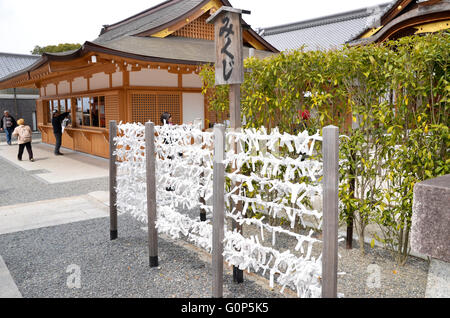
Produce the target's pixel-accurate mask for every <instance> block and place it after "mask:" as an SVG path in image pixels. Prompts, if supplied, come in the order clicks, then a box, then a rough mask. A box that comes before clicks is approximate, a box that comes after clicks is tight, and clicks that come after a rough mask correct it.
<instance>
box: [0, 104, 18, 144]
mask: <svg viewBox="0 0 450 318" xmlns="http://www.w3.org/2000/svg"><path fill="white" fill-rule="evenodd" d="M16 127H17V122H16V120H15V119H14V117H13V116H11V115H10V114H9V112H8V111H7V110H5V111H4V112H3V116H2V119H0V131H4V132H5V134H6V142H7V143H8V145H11V136H12V133H13V131H14V128H16Z"/></svg>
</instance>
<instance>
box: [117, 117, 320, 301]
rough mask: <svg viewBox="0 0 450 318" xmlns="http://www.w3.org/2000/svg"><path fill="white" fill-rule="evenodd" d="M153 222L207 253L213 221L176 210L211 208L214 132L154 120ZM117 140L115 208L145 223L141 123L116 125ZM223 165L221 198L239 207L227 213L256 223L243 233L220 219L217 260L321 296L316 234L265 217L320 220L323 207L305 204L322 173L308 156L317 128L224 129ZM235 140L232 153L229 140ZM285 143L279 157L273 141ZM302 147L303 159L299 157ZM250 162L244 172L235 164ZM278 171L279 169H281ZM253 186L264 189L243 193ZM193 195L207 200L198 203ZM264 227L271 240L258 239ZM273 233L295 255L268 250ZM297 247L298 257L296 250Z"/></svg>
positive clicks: (293, 221)
mask: <svg viewBox="0 0 450 318" xmlns="http://www.w3.org/2000/svg"><path fill="white" fill-rule="evenodd" d="M155 132H156V133H155V153H156V155H155V156H156V167H155V168H156V169H155V170H156V189H157V193H156V198H157V228H158V232H159V233H165V234H168V235H170V236H171V237H172V238H180V237H181V236H184V237H187V238H188V239H189V240H190V241H191V242H192V243H193V244H195V245H197V246H200V247H202V248H204V249H205V250H207V251H209V252H211V249H212V246H211V245H212V225H211V224H210V222H209V221H206V222H200V221H199V220H197V219H199V218H198V217H197V218H196V219H193V218H191V217H189V216H188V215H186V214H185V213H184V214H183V211H186V210H197V211H199V210H200V208H201V209H204V210H206V211H207V212H208V213H209V214H211V213H212V205H210V204H209V203H210V201H211V200H210V199H211V198H212V195H213V193H212V190H213V169H212V166H213V153H214V135H213V133H211V132H202V131H201V130H200V129H199V127H195V126H192V125H164V126H155ZM114 140H115V143H116V149H117V150H116V152H115V154H116V155H117V158H118V161H117V168H118V173H117V188H116V191H117V208H118V211H119V213H129V214H131V215H132V216H133V217H135V218H136V219H138V220H139V221H141V222H144V223H146V222H147V206H146V204H147V202H146V200H147V198H146V170H145V126H144V125H142V124H139V123H138V124H135V123H133V124H131V123H126V124H122V123H121V124H119V125H118V136H117V137H116V138H115V139H114ZM226 141H227V147H226V159H225V165H227V166H229V167H230V168H231V169H229V170H230V171H233V172H229V173H226V178H227V179H228V180H229V181H230V182H229V183H230V184H231V185H232V186H231V187H230V188H229V189H226V191H225V192H226V193H225V201H226V202H230V201H233V202H234V203H238V202H241V203H242V206H243V209H242V211H239V212H236V210H235V209H233V208H230V207H229V206H228V204H227V206H226V216H227V219H228V220H231V219H232V220H235V221H236V222H237V223H239V224H250V225H254V226H257V227H259V228H260V233H259V235H253V236H250V237H243V236H242V235H241V234H240V233H238V232H236V231H228V230H227V225H226V224H225V238H224V253H223V256H224V259H225V261H226V262H228V263H229V264H231V265H234V266H236V267H238V268H239V269H241V270H247V271H254V272H261V273H262V274H265V273H268V274H269V278H270V285H271V287H273V285H274V282H275V280H276V282H277V283H278V284H280V285H281V286H282V289H281V291H282V292H283V290H284V289H285V287H290V288H292V289H294V290H296V292H297V294H298V296H299V297H320V296H321V280H320V276H321V272H322V266H321V256H319V257H318V258H314V257H312V256H311V253H312V250H313V248H321V241H320V240H318V239H316V238H314V237H313V234H314V231H313V230H311V231H310V232H309V234H308V235H301V234H298V233H295V232H293V231H289V230H288V229H286V228H283V227H281V226H271V225H270V224H269V223H268V222H266V221H265V219H266V217H269V216H270V217H273V218H279V217H280V216H281V215H283V216H284V217H286V218H287V219H288V221H289V222H288V223H289V224H290V226H291V228H293V227H294V225H295V224H296V223H298V222H300V223H301V224H303V225H305V222H304V218H305V217H306V216H307V217H308V218H309V219H311V218H313V219H315V220H316V221H317V222H316V226H317V228H320V227H321V219H322V212H321V211H317V210H314V209H311V208H310V207H309V206H310V204H306V203H305V202H306V201H308V200H309V201H308V202H311V200H312V198H314V197H320V196H321V195H322V188H321V185H320V184H319V182H318V178H319V177H320V176H321V175H322V162H321V161H320V160H312V159H310V158H309V156H311V155H313V154H314V153H313V152H314V143H315V142H321V141H322V137H321V136H320V135H319V133H317V134H315V135H309V134H308V132H307V131H304V132H302V133H299V134H298V135H289V134H286V133H284V134H281V133H279V132H278V130H277V129H273V130H272V131H271V132H270V133H267V131H266V130H265V129H264V128H260V129H243V130H241V131H239V132H236V131H227V134H226ZM232 142H234V143H237V144H238V145H239V148H238V149H240V151H239V153H235V152H234V150H233V149H234V148H233V147H230V146H229V145H231V143H232ZM284 146H285V147H286V148H287V149H288V151H289V154H288V156H284V157H281V155H280V154H279V153H278V152H279V149H280V147H284ZM303 154H306V155H307V156H308V158H307V159H306V160H301V158H302V156H304V155H303ZM243 167H245V168H246V169H247V170H248V169H250V170H251V173H250V175H248V173H247V175H244V174H243V173H242V168H243ZM282 171H283V172H282ZM299 175H300V176H302V177H305V178H306V179H307V180H308V182H304V183H296V182H294V178H295V177H298V176H299ZM255 188H257V189H259V190H261V191H259V193H271V194H272V198H271V200H270V201H268V200H267V196H261V194H257V195H256V196H255V195H253V196H249V194H250V193H252V192H253V191H254V190H255ZM200 197H203V198H204V199H205V202H206V204H202V203H200ZM249 207H251V208H252V210H253V211H254V212H255V211H259V212H261V213H262V215H263V216H262V217H260V218H246V217H243V216H244V215H246V212H247V210H248V209H249ZM265 233H266V234H267V233H270V235H271V237H270V240H269V242H271V243H272V246H264V244H263V243H262V241H264V240H265V239H266V238H265V237H264V235H265ZM277 234H283V235H288V236H290V237H291V238H292V239H293V240H296V246H295V250H296V251H297V255H294V253H292V252H291V251H289V250H286V251H283V252H280V251H278V250H276V249H275V247H274V245H275V244H276V237H277ZM298 254H300V255H301V256H298Z"/></svg>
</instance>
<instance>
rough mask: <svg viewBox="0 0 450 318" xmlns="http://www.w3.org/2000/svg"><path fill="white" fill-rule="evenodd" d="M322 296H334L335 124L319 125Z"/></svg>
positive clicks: (336, 227) (336, 242)
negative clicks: (320, 134) (320, 146)
mask: <svg viewBox="0 0 450 318" xmlns="http://www.w3.org/2000/svg"><path fill="white" fill-rule="evenodd" d="M322 146H323V252H322V297H323V298H336V297H337V265H338V195H339V188H338V184H339V175H338V168H339V128H338V127H335V126H331V125H330V126H327V127H325V128H323V145H322Z"/></svg>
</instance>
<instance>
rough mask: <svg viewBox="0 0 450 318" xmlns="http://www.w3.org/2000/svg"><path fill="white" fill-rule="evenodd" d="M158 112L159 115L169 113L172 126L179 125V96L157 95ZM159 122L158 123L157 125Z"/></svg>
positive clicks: (176, 94)
mask: <svg viewBox="0 0 450 318" xmlns="http://www.w3.org/2000/svg"><path fill="white" fill-rule="evenodd" d="M158 110H159V114H160V115H161V114H162V113H163V112H169V113H170V114H171V115H172V122H173V123H174V124H181V96H180V94H178V93H175V94H159V95H158ZM159 122H160V121H158V123H159Z"/></svg>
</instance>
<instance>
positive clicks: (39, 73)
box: [0, 0, 278, 157]
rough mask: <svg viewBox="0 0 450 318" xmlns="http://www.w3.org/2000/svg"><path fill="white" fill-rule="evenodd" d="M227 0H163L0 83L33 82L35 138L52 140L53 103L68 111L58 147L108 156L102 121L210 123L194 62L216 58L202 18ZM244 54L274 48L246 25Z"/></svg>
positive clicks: (264, 54)
mask: <svg viewBox="0 0 450 318" xmlns="http://www.w3.org/2000/svg"><path fill="white" fill-rule="evenodd" d="M224 5H225V6H231V5H230V3H229V2H228V1H227V0H168V1H165V2H163V3H161V4H159V5H157V6H155V7H152V8H150V9H148V10H145V11H143V12H140V13H138V14H136V15H134V16H131V17H129V18H127V19H125V20H123V21H119V22H117V23H115V24H112V25H105V26H103V28H102V30H101V32H100V35H99V37H98V38H97V39H95V40H94V41H92V42H85V43H84V45H82V47H81V48H80V49H78V50H75V51H70V52H64V53H59V54H49V53H44V54H43V55H42V57H41V58H40V59H39V60H38V61H36V62H35V63H34V64H32V65H31V66H29V67H27V68H25V69H23V70H20V71H18V72H15V73H13V74H10V75H9V76H7V77H4V78H1V79H0V90H1V89H5V88H10V87H28V88H38V89H39V93H40V97H39V99H38V100H37V104H36V112H37V122H38V128H39V130H40V131H41V133H42V141H43V142H45V143H49V144H54V142H55V139H54V135H53V129H52V125H51V117H52V112H53V110H55V109H57V110H59V111H60V112H65V111H68V112H70V114H71V125H70V126H69V127H67V128H66V129H65V130H64V134H63V138H62V146H63V147H66V148H69V149H73V150H77V151H81V152H85V153H89V154H93V155H96V156H101V157H108V156H109V144H108V140H109V132H108V127H109V125H108V122H109V121H110V120H115V121H117V122H120V121H122V122H141V123H144V122H147V121H149V120H151V121H153V122H155V123H157V124H159V117H160V115H161V113H162V112H164V111H168V112H170V113H171V114H172V117H173V119H174V123H176V124H181V123H187V122H192V121H193V120H195V119H198V118H200V119H202V121H203V127H206V128H207V123H209V122H214V121H215V117H214V114H212V113H209V112H208V107H207V105H206V98H205V97H204V96H203V95H202V81H201V78H200V76H199V75H198V73H199V71H200V67H201V66H202V65H204V64H211V63H214V61H215V49H214V27H213V25H211V24H207V23H206V19H207V18H208V17H209V16H210V15H212V14H213V13H214V12H215V11H216V10H218V9H219V8H220V7H221V6H224ZM243 25H244V32H243V42H244V57H247V56H249V54H252V55H254V56H255V57H257V58H264V57H267V56H270V55H272V54H274V53H277V52H278V51H277V50H276V49H275V48H274V47H273V46H272V45H270V44H269V43H268V42H266V41H265V40H264V39H262V38H261V37H260V36H259V35H258V34H257V33H256V32H255V31H253V30H252V29H251V28H250V26H248V25H247V24H245V22H243Z"/></svg>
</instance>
